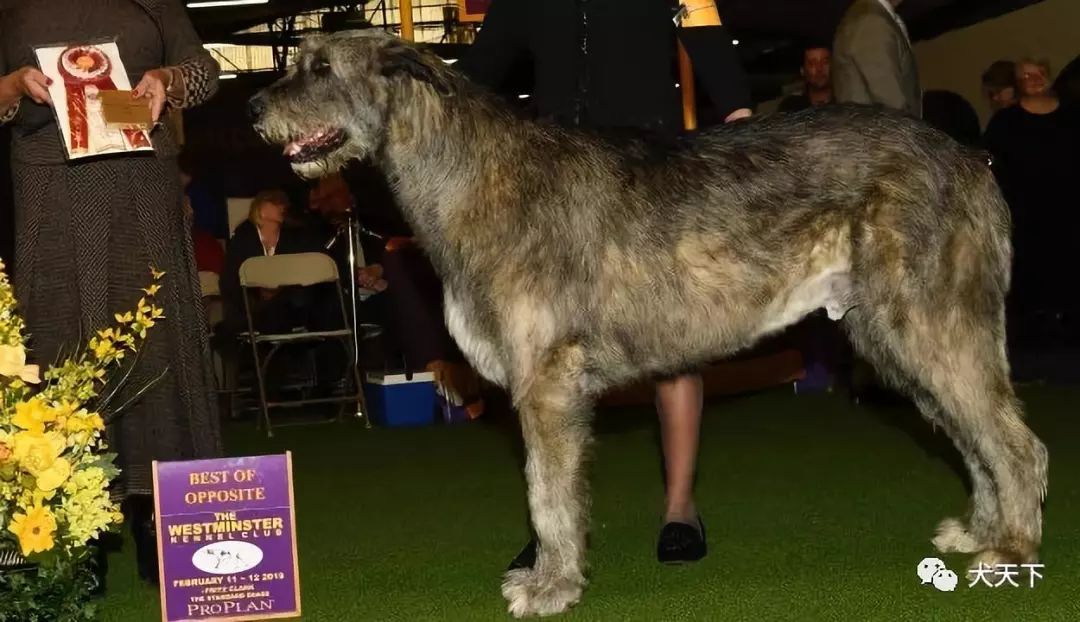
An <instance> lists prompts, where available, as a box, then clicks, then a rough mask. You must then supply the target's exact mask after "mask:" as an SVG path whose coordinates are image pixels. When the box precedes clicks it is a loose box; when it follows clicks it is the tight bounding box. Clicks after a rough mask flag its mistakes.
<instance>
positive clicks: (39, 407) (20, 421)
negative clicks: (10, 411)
mask: <svg viewBox="0 0 1080 622" xmlns="http://www.w3.org/2000/svg"><path fill="white" fill-rule="evenodd" d="M53 421H56V411H54V410H53V409H51V408H49V407H47V406H46V405H45V402H43V401H41V400H39V399H32V400H30V401H27V402H19V403H18V404H15V416H14V417H13V418H12V419H11V422H12V423H14V424H15V425H17V426H19V427H20V428H22V429H24V430H27V431H29V432H34V433H37V434H41V433H43V432H44V431H45V424H46V423H52V422H53Z"/></svg>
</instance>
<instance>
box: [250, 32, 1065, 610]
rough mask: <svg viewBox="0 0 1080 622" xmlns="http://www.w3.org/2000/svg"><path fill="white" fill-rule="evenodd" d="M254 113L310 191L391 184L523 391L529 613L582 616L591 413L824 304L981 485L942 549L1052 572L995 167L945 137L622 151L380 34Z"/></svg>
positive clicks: (450, 302) (833, 127)
mask: <svg viewBox="0 0 1080 622" xmlns="http://www.w3.org/2000/svg"><path fill="white" fill-rule="evenodd" d="M252 108H253V111H254V112H255V113H256V114H257V115H258V119H259V120H258V124H257V127H258V129H259V130H260V132H261V133H262V134H263V135H264V136H265V137H266V138H267V139H269V140H271V141H273V142H277V143H280V144H285V145H287V146H286V152H287V154H289V155H290V156H291V157H292V159H293V165H294V169H295V170H296V171H297V172H298V173H300V174H302V175H306V176H316V175H319V174H322V173H323V172H325V171H329V170H334V169H337V168H339V167H340V166H341V165H343V164H344V163H345V162H347V161H348V160H349V159H352V158H365V157H370V158H373V159H374V160H375V162H377V163H378V164H379V165H380V166H381V167H382V168H383V170H384V171H385V172H386V173H387V174H388V175H389V176H390V178H391V179H392V180H393V181H394V183H395V189H396V192H397V195H398V199H399V200H400V204H401V205H402V206H403V208H404V210H405V214H406V216H407V218H408V219H409V221H410V222H411V224H412V226H413V227H414V230H415V232H416V234H417V236H418V237H419V239H420V241H421V243H422V244H423V246H424V248H425V249H426V250H427V252H428V253H429V255H430V257H431V259H432V261H433V262H434V265H435V267H436V269H437V270H438V272H439V274H440V276H441V277H442V279H443V282H444V284H445V291H446V309H447V323H448V326H449V328H450V331H451V333H452V334H453V336H454V337H455V339H456V340H457V342H458V343H459V344H460V346H461V348H462V350H463V351H464V352H465V354H466V355H467V356H468V357H469V360H470V361H471V362H472V363H473V364H474V366H475V367H476V368H477V370H478V371H479V372H480V373H481V374H483V375H484V376H485V377H487V378H488V379H490V380H492V381H493V382H496V383H498V384H500V385H502V386H504V387H506V388H507V389H509V390H510V392H511V393H512V395H513V397H514V401H515V404H516V405H517V407H518V409H519V410H520V416H521V424H522V429H523V432H524V436H525V441H526V446H527V450H528V462H527V466H526V475H527V480H528V485H529V506H530V510H531V515H532V521H533V525H534V527H535V529H536V532H537V535H538V538H539V544H540V546H539V552H538V559H537V562H536V565H535V567H534V568H531V569H522V570H514V571H511V572H509V573H508V574H507V576H506V578H505V580H504V583H503V593H504V595H505V596H506V597H507V599H508V600H509V602H510V610H511V611H512V612H513V613H514V614H515V615H526V614H544V613H554V612H559V611H563V610H565V609H566V608H567V607H569V606H571V605H573V604H574V603H576V602H577V601H578V600H579V598H580V596H581V592H582V588H583V587H584V584H585V576H584V571H585V568H584V552H585V551H584V550H585V532H586V527H587V494H586V486H585V482H584V478H583V474H582V466H583V457H584V452H585V447H586V444H587V441H588V438H589V432H588V419H589V412H590V406H591V403H592V401H593V400H594V399H595V398H596V397H597V396H598V395H600V394H601V393H602V392H604V391H605V390H607V389H609V388H610V387H613V386H615V385H618V384H622V383H626V382H629V381H632V380H634V379H637V378H641V377H644V376H649V375H657V374H671V373H675V372H678V371H682V370H686V369H689V368H694V367H696V366H699V365H701V364H703V363H705V362H707V361H709V360H711V359H715V358H717V357H722V356H724V355H728V354H731V353H734V352H736V351H738V350H740V349H742V348H745V347H747V346H750V345H751V344H753V343H754V342H755V341H757V340H758V339H760V338H761V337H762V336H764V335H767V334H769V333H771V332H774V331H777V330H780V329H782V328H783V327H785V326H788V325H790V324H792V323H793V322H796V321H797V320H799V319H800V318H801V317H803V316H804V315H806V314H807V313H808V312H810V311H812V310H814V309H817V308H821V307H825V308H826V309H827V310H828V312H829V314H830V315H831V316H832V317H834V318H836V319H840V318H841V317H842V318H843V322H844V325H845V327H846V328H847V330H848V332H849V334H850V335H851V337H852V340H853V342H854V344H855V345H856V347H857V348H858V350H859V351H860V352H861V353H862V354H863V355H864V356H866V357H868V358H869V359H870V360H872V361H873V362H874V363H875V364H876V365H877V366H878V369H879V371H880V372H881V373H882V374H884V375H885V376H886V377H888V378H889V379H890V380H892V381H894V382H895V383H896V384H897V386H899V387H901V388H903V389H906V390H907V391H908V392H909V394H910V395H912V396H913V397H914V399H915V400H916V402H917V403H918V404H919V406H920V409H921V410H922V412H923V414H924V415H925V416H926V417H927V418H928V419H930V420H931V421H933V422H934V423H935V424H936V425H938V426H940V427H941V428H943V429H944V430H945V431H946V432H947V433H948V434H949V435H950V436H951V437H952V438H953V440H954V441H955V442H956V445H957V447H958V448H959V450H960V452H961V453H962V454H963V456H964V458H965V460H966V462H967V465H968V467H969V469H970V472H971V477H972V481H973V485H974V486H973V490H974V492H973V500H972V501H973V502H972V511H971V514H970V516H968V517H966V518H965V519H964V520H958V519H947V520H946V521H945V522H943V523H942V525H941V527H940V528H939V532H938V535H937V537H936V538H935V544H937V546H938V547H939V548H940V549H941V550H943V551H944V550H952V551H964V552H970V553H977V554H978V555H977V557H976V561H977V562H985V563H989V564H995V563H999V562H1007V561H1011V562H1031V561H1034V560H1035V559H1036V556H1037V549H1038V544H1039V541H1040V537H1041V509H1040V505H1041V498H1042V496H1043V495H1044V493H1045V485H1046V463H1047V457H1046V450H1045V448H1044V446H1043V445H1042V443H1040V442H1039V441H1038V439H1036V438H1035V437H1034V435H1033V434H1032V433H1031V432H1030V430H1029V429H1028V428H1027V427H1026V426H1025V425H1024V423H1023V422H1022V418H1021V417H1022V415H1021V410H1020V407H1019V404H1018V402H1017V400H1016V398H1015V396H1014V394H1013V390H1012V387H1011V385H1010V382H1009V370H1008V362H1007V361H1006V357H1005V346H1004V344H1005V333H1004V298H1005V294H1006V292H1007V290H1008V287H1009V271H1010V261H1011V249H1010V244H1009V221H1008V214H1007V211H1006V208H1005V205H1004V203H1003V202H1002V199H1001V196H1000V193H999V192H998V189H997V187H996V186H995V183H994V179H993V176H992V175H991V173H990V171H989V169H988V168H987V165H986V162H985V161H984V159H983V158H982V157H981V156H979V155H978V154H975V153H971V152H968V151H966V150H965V149H964V148H962V147H961V146H959V145H958V144H957V143H955V142H953V141H952V140H950V139H949V138H947V137H946V136H945V135H944V134H942V133H940V132H937V131H934V130H932V129H930V128H929V127H927V126H926V125H923V124H922V123H920V122H918V121H915V120H912V119H909V118H906V117H903V116H898V115H896V114H892V113H886V112H882V111H878V110H873V109H870V108H861V107H836V108H829V109H817V110H811V111H807V112H804V113H800V114H795V115H791V116H762V117H760V118H756V119H753V120H749V121H745V122H739V123H735V124H729V125H726V126H723V127H719V128H716V129H713V130H710V131H708V132H706V133H703V134H702V135H700V136H697V137H695V138H693V139H688V140H685V141H681V142H678V143H673V144H655V143H649V142H646V141H644V140H641V139H634V138H624V139H620V140H611V139H607V138H601V137H598V136H593V135H588V134H585V133H580V132H574V131H570V130H566V129H560V128H558V127H554V126H551V125H546V124H542V123H536V122H530V121H524V120H521V119H517V118H515V117H514V116H513V115H512V114H511V113H510V112H509V111H508V110H507V109H506V108H505V107H503V106H502V105H501V104H500V103H498V102H497V101H496V100H494V99H493V98H491V97H489V96H488V95H486V94H484V93H483V92H481V91H480V90H479V89H477V88H476V87H474V86H472V85H471V84H469V83H468V82H467V81H466V80H465V79H464V78H462V77H460V76H459V75H458V74H456V73H455V72H454V71H453V70H452V69H451V68H448V67H446V66H445V65H444V64H443V63H442V62H441V61H440V60H439V59H437V58H435V57H434V56H430V55H427V54H424V53H422V52H419V51H418V50H417V49H416V48H414V47H412V46H410V45H407V44H405V43H403V42H401V41H400V40H398V39H395V38H392V37H388V36H385V35H381V34H363V35H351V34H350V35H335V36H329V37H323V38H316V39H311V40H309V41H308V42H306V43H305V44H304V46H303V49H302V52H301V55H300V57H299V60H298V62H297V65H296V66H295V67H294V68H293V69H292V70H291V71H290V73H289V74H288V75H287V76H286V77H285V78H283V79H282V80H281V81H280V82H279V83H277V84H275V85H274V86H272V87H271V88H269V89H267V90H266V91H265V92H264V93H262V94H260V95H259V96H258V97H257V98H256V99H254V100H253V102H252Z"/></svg>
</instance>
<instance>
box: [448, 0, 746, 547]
mask: <svg viewBox="0 0 1080 622" xmlns="http://www.w3.org/2000/svg"><path fill="white" fill-rule="evenodd" d="M676 23H678V24H679V26H678V27H677V26H676ZM677 40H678V41H681V42H682V44H683V46H684V47H685V48H686V50H687V53H688V55H689V56H690V58H691V60H692V61H693V63H694V70H695V74H696V77H697V78H698V80H700V82H701V83H702V85H703V86H704V88H705V90H706V91H707V93H708V95H709V97H710V99H711V100H712V103H713V106H714V108H715V110H716V114H717V116H718V118H719V119H723V120H725V121H734V120H737V119H739V118H743V117H746V116H749V115H750V113H751V111H750V106H751V99H750V93H749V87H748V84H747V79H746V75H745V73H744V72H743V70H742V68H741V66H740V64H739V62H738V59H737V56H736V53H735V49H734V46H733V44H732V38H731V35H730V34H728V33H727V32H726V31H725V28H724V27H723V26H722V25H721V24H720V18H719V14H718V13H717V11H716V7H715V4H714V3H713V2H712V0H683V4H681V5H679V4H676V3H675V2H672V1H670V0H545V1H544V2H528V1H526V0H495V1H494V2H492V4H491V7H490V9H489V12H488V14H487V15H486V17H485V20H484V24H483V27H482V28H481V30H480V33H479V34H478V36H477V38H476V41H475V43H474V44H473V46H472V47H471V48H470V50H469V53H468V54H467V55H466V56H465V58H463V59H461V60H460V61H459V62H458V64H457V68H458V69H459V70H461V71H463V72H464V73H465V74H466V75H468V76H469V77H470V78H472V79H473V80H474V81H476V82H479V83H481V84H484V85H486V86H488V87H491V88H496V89H497V88H498V87H499V86H500V85H501V84H502V81H503V80H504V78H505V77H506V75H505V74H506V73H507V72H508V71H509V70H510V68H511V67H512V66H513V64H514V63H515V61H516V60H517V59H518V57H519V56H521V55H523V54H525V53H529V54H530V55H531V57H532V60H533V64H534V68H535V71H534V73H535V85H534V91H533V94H532V97H533V98H534V105H535V108H536V111H537V113H538V114H539V115H540V116H541V117H544V118H548V119H551V120H553V121H555V122H557V123H561V124H565V125H569V126H576V127H587V128H591V129H597V130H612V131H620V130H632V131H647V132H650V133H652V134H653V135H656V136H658V137H674V136H677V135H679V134H680V133H681V132H682V128H683V122H682V118H681V108H680V105H679V103H680V98H679V91H678V88H677V87H676V82H677V80H678V78H677V76H676V75H675V72H674V71H673V68H674V67H675V66H676V49H677V48H676V41H677ZM657 406H658V410H659V415H660V421H661V436H662V439H663V446H664V461H665V467H666V468H665V472H666V480H667V481H666V484H667V504H666V511H665V525H664V527H663V529H662V530H661V532H660V537H659V541H658V544H657V557H658V559H659V560H660V561H662V562H680V561H695V560H698V559H700V558H701V557H703V556H704V555H705V553H706V543H705V528H704V525H703V524H702V522H701V518H700V516H699V515H698V514H697V510H696V508H695V505H694V500H693V492H692V490H693V480H694V470H695V463H696V460H697V447H698V433H699V426H700V422H701V407H702V382H701V377H700V376H698V375H687V376H681V377H678V378H671V379H664V380H662V381H660V382H659V383H658V385H657ZM535 555H536V540H535V538H534V539H533V540H532V541H531V542H530V543H529V544H528V545H527V546H526V547H525V549H524V550H523V551H522V552H521V553H520V554H519V555H518V556H517V557H516V558H515V559H514V561H513V562H511V566H510V567H511V568H521V567H530V566H532V565H533V564H534V563H535Z"/></svg>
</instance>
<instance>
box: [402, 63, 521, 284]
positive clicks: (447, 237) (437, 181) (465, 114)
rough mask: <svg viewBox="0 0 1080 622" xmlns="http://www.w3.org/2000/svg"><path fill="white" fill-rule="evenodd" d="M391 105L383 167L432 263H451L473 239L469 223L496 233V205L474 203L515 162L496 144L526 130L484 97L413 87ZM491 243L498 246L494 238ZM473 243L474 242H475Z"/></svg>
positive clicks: (498, 216)
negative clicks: (463, 244)
mask: <svg viewBox="0 0 1080 622" xmlns="http://www.w3.org/2000/svg"><path fill="white" fill-rule="evenodd" d="M413 90H414V92H413V93H406V94H405V95H406V96H407V97H403V98H402V100H403V101H402V104H401V105H398V106H394V107H393V108H392V110H393V112H392V113H391V116H390V119H389V124H388V130H387V140H386V144H385V147H384V149H383V150H382V156H381V160H382V162H381V164H382V167H383V170H384V172H385V173H386V174H387V176H388V177H389V178H390V179H391V181H392V182H393V187H394V191H395V194H396V198H397V199H398V203H399V205H400V206H401V208H402V211H403V213H404V216H405V218H406V219H407V220H408V221H409V224H410V226H411V227H412V228H413V232H414V233H415V234H416V235H417V237H418V238H419V239H420V242H421V244H422V245H423V246H424V247H425V249H426V250H427V251H428V253H429V254H430V255H431V256H432V259H433V260H434V261H435V262H436V263H443V265H444V266H445V265H448V264H447V262H452V260H451V258H450V257H446V256H445V255H446V254H447V253H452V252H453V249H454V248H456V247H458V246H459V245H460V244H461V238H462V237H463V236H466V235H468V236H471V237H472V239H473V240H475V235H476V232H475V231H474V229H476V227H474V226H472V223H476V222H478V221H483V222H485V226H484V227H483V229H484V230H487V231H491V232H492V233H493V234H495V232H497V231H498V230H499V228H498V227H492V226H491V223H492V222H497V221H499V220H500V215H499V214H493V213H488V212H490V211H491V210H492V209H495V208H494V207H493V206H496V205H497V202H492V201H481V200H475V199H474V197H476V195H477V193H479V192H485V191H487V192H491V191H492V189H493V186H497V181H495V182H493V181H492V179H493V178H495V179H496V180H497V179H498V178H499V177H500V176H501V175H502V173H501V172H500V171H501V170H502V168H503V167H506V166H508V165H510V163H512V162H513V161H514V156H513V154H508V153H506V152H505V144H506V143H507V142H510V141H501V140H499V137H500V136H505V135H506V133H509V132H515V131H516V132H521V131H523V130H527V124H523V123H522V122H521V121H518V120H515V119H513V117H512V116H511V115H510V114H509V113H508V112H506V109H504V108H501V107H500V106H499V104H497V103H494V102H493V101H491V100H490V99H487V98H486V97H484V96H478V95H476V94H473V93H468V92H466V93H457V94H454V95H450V96H441V95H439V94H437V93H435V92H434V91H433V90H431V89H429V88H426V87H425V86H424V85H421V84H418V85H415V86H414V87H413ZM493 242H495V241H493ZM474 243H475V242H474Z"/></svg>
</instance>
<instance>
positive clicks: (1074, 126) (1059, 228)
mask: <svg viewBox="0 0 1080 622" xmlns="http://www.w3.org/2000/svg"><path fill="white" fill-rule="evenodd" d="M1016 82H1017V91H1018V95H1019V101H1018V104H1017V105H1015V106H1013V107H1011V108H1005V109H1003V110H1001V111H999V112H998V113H997V114H996V115H994V118H993V119H991V121H990V125H989V126H988V127H987V130H986V135H985V137H984V142H985V144H986V146H987V148H988V149H989V150H990V152H991V153H992V154H993V169H994V172H995V174H996V175H997V178H998V182H999V184H1000V185H1001V188H1002V191H1003V193H1004V194H1005V198H1006V199H1007V200H1008V202H1009V208H1010V210H1011V212H1012V217H1013V246H1014V249H1015V251H1014V253H1015V255H1014V266H1015V268H1014V274H1015V277H1014V281H1013V288H1012V292H1011V293H1012V308H1013V310H1014V311H1015V312H1016V314H1019V315H1018V316H1017V315H1015V314H1014V319H1019V317H1020V316H1023V317H1025V318H1027V319H1026V320H1024V325H1023V326H1018V328H1032V329H1035V326H1034V324H1033V323H1032V320H1031V318H1033V317H1046V316H1047V314H1049V316H1051V317H1055V318H1056V317H1057V316H1058V315H1060V314H1062V313H1065V314H1068V315H1072V316H1073V317H1074V318H1075V314H1076V311H1077V303H1076V301H1077V288H1076V287H1073V286H1069V285H1065V284H1064V283H1065V282H1066V281H1063V280H1062V277H1063V276H1064V275H1071V274H1072V272H1073V271H1074V268H1075V263H1076V262H1075V258H1074V255H1073V248H1074V247H1075V245H1076V239H1077V238H1076V235H1077V228H1078V226H1080V217H1078V216H1080V210H1078V209H1077V205H1076V182H1075V177H1076V174H1077V172H1078V171H1080V115H1078V112H1077V109H1076V108H1075V107H1071V106H1067V105H1064V104H1062V103H1061V101H1060V100H1059V99H1058V97H1057V95H1056V94H1055V93H1054V92H1053V90H1052V89H1051V88H1050V84H1051V82H1050V67H1049V64H1048V63H1046V62H1045V61H1036V60H1031V59H1025V60H1022V61H1020V62H1018V63H1017V64H1016ZM1059 273H1060V274H1061V275H1062V277H1059V276H1058V275H1059ZM1065 278H1066V279H1067V278H1068V277H1065ZM1039 322H1040V324H1042V320H1039ZM1047 329H1050V330H1055V331H1056V330H1057V320H1056V319H1055V320H1053V321H1052V322H1051V325H1049V326H1048V325H1043V326H1042V327H1041V328H1040V329H1039V330H1038V331H1037V333H1036V334H1035V335H1032V336H1033V337H1036V338H1042V337H1046V336H1048V335H1047V333H1045V330H1047Z"/></svg>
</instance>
